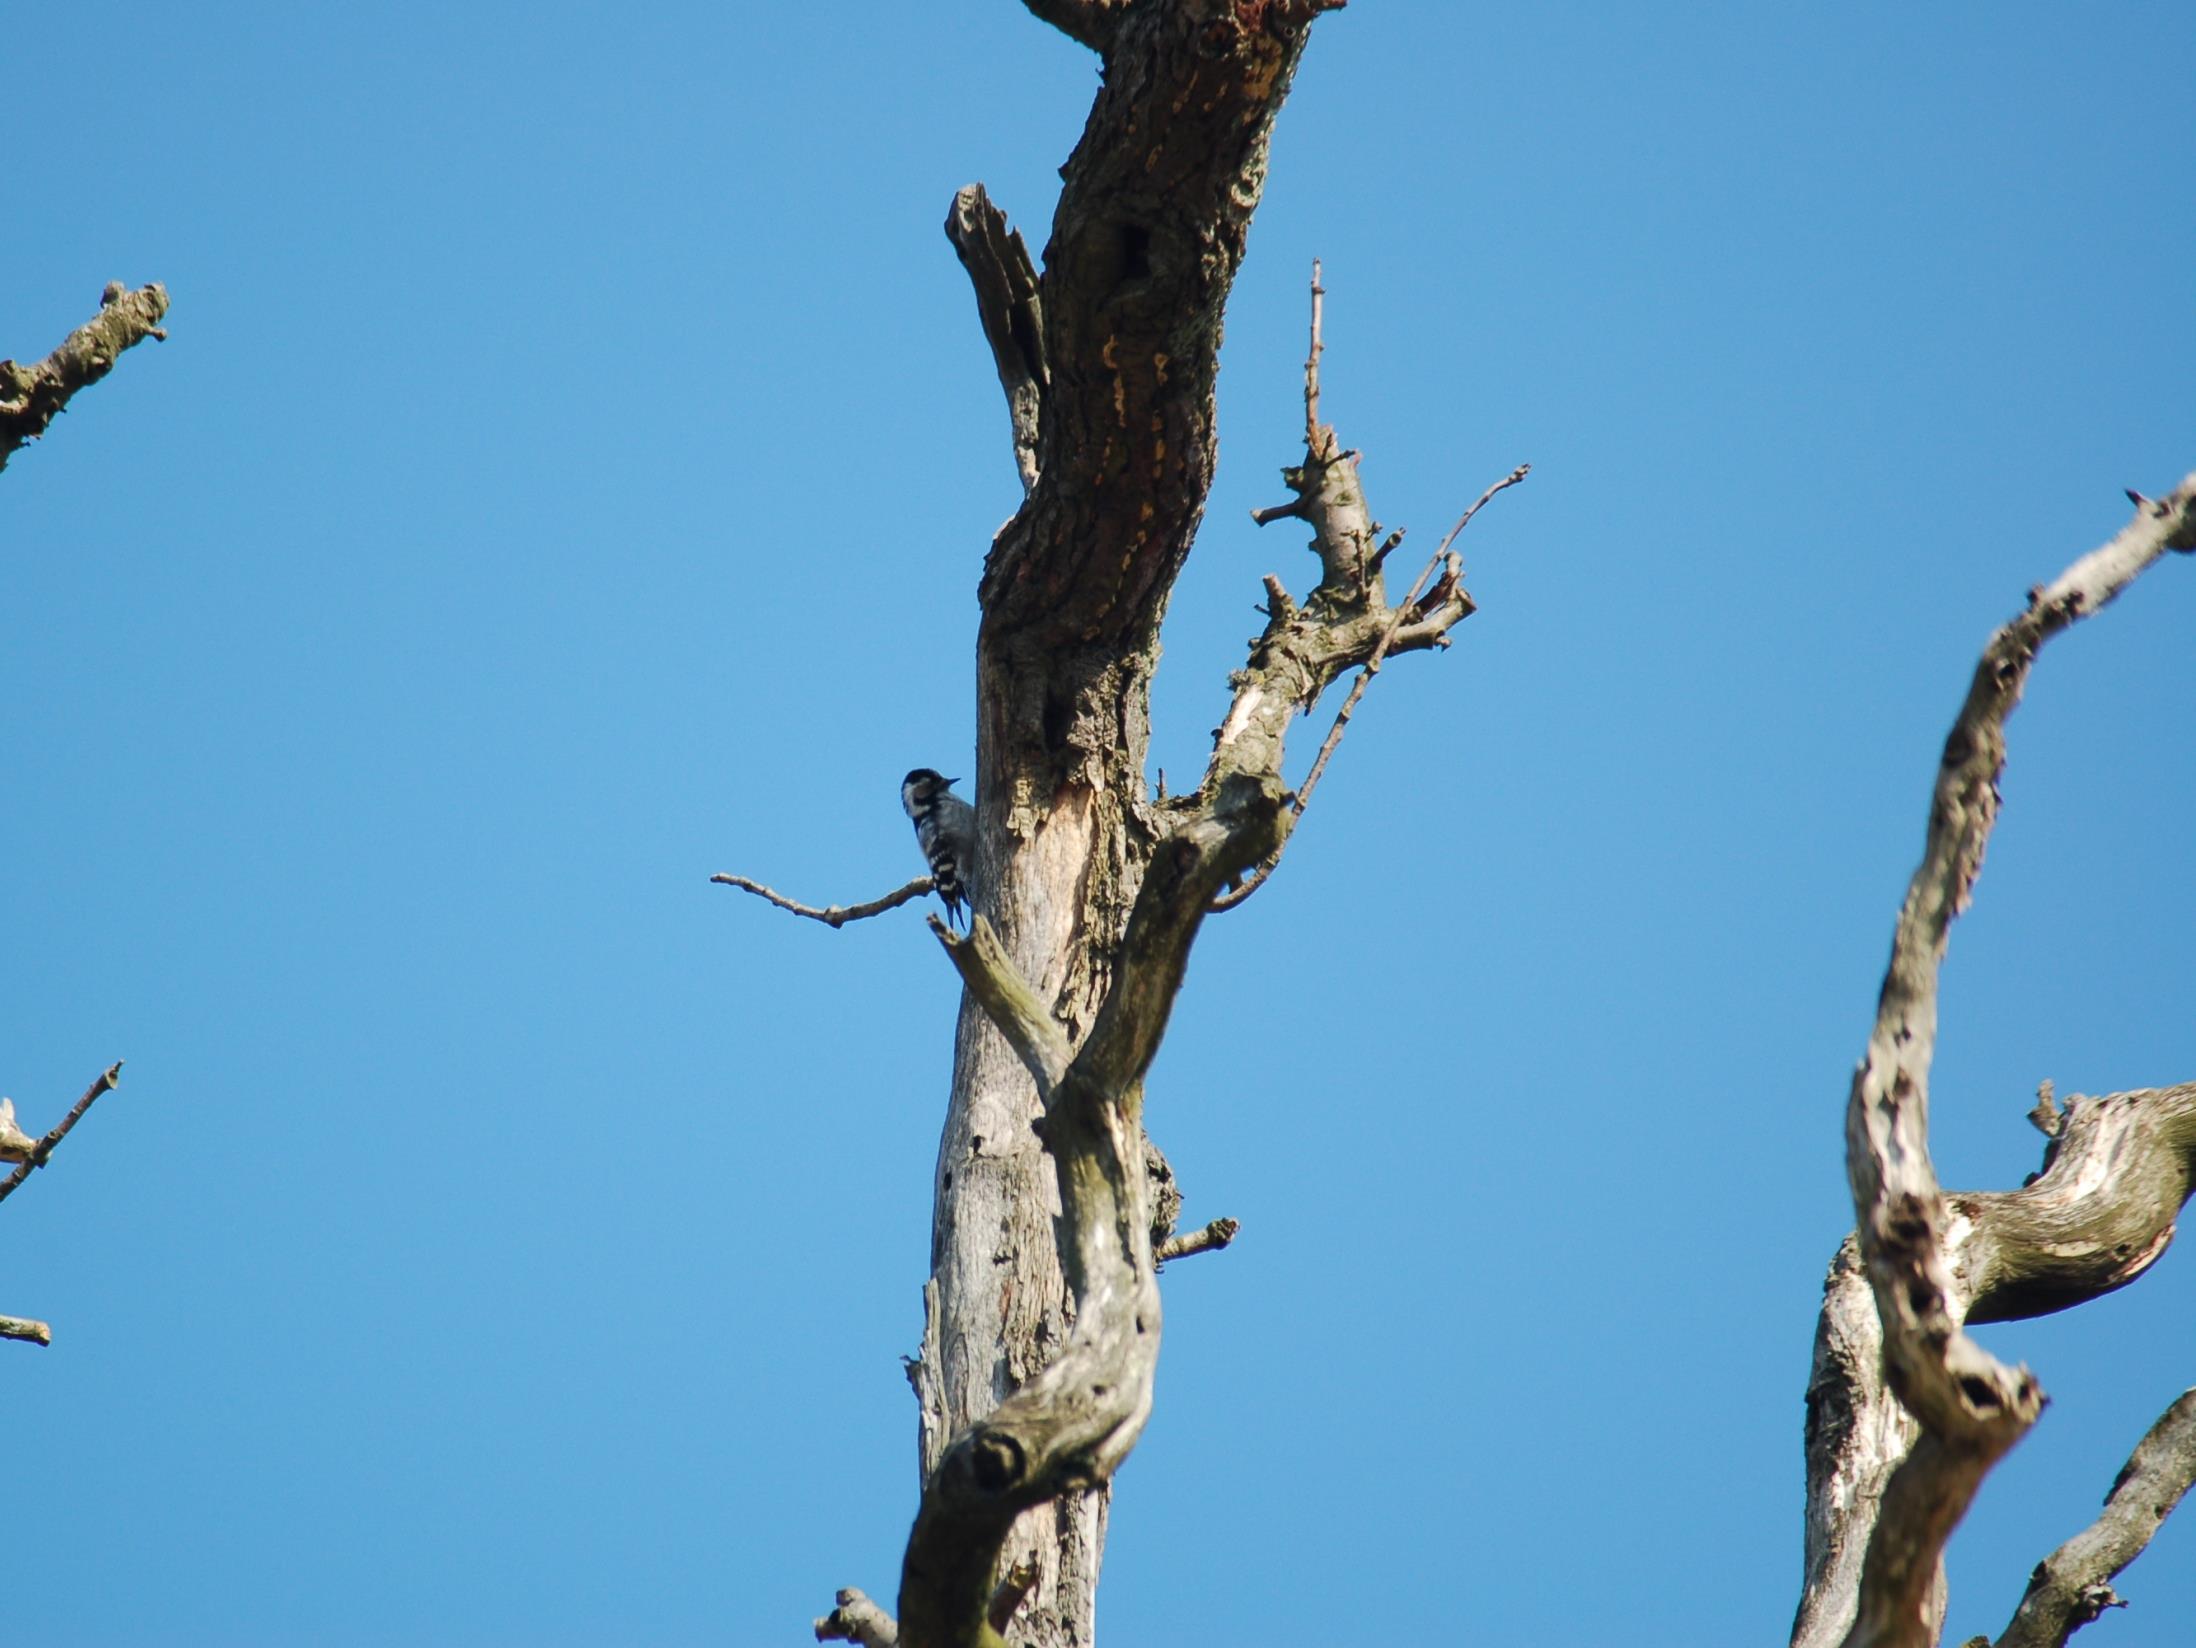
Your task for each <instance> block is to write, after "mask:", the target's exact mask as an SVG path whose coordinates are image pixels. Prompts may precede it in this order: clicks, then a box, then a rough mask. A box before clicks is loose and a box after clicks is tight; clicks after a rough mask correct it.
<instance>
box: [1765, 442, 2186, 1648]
mask: <svg viewBox="0 0 2196 1648" xmlns="http://www.w3.org/2000/svg"><path fill="white" fill-rule="evenodd" d="M2136 506H2137V507H2136V516H2135V519H2134V521H2133V522H2131V523H2130V524H2129V526H2128V527H2127V528H2126V529H2125V530H2124V531H2122V532H2121V533H2120V534H2119V536H2117V537H2116V538H2114V539H2113V540H2112V542H2111V543H2109V544H2106V545H2105V546H2104V547H2103V548H2101V549H2099V550H2097V551H2095V552H2093V553H2092V554H2090V555H2087V556H2084V557H2083V558H2082V559H2081V560H2080V561H2077V562H2076V563H2075V564H2074V565H2073V566H2072V567H2070V568H2069V569H2068V570H2067V571H2066V572H2065V573H2064V574H2063V575H2061V577H2060V578H2059V579H2058V580H2057V581H2056V582H2055V583H2053V584H2052V585H2051V586H2050V587H2048V588H2041V587H2039V588H2037V589H2035V590H2032V591H2031V592H2030V595H2029V603H2028V609H2027V610H2026V611H2025V612H2023V613H2022V614H2021V615H2020V616H2019V617H2017V618H2015V619H2014V620H2013V621H2012V622H2011V623H2009V624H2007V625H2005V626H2004V628H2002V629H2000V630H1999V631H1998V632H1997V633H1996V634H1995V635H1993V636H1992V637H1991V639H1990V642H1989V644H1988V645H1987V646H1986V647H1985V648H1984V651H1983V656H1982V660H1981V662H1980V663H1979V664H1978V665H1977V667H1976V671H1975V676H1974V680H1973V683H1972V685H1971V686H1970V688H1969V691H1968V696H1967V701H1966V703H1965V704H1964V705H1963V706H1962V708H1961V711H1960V714H1959V717H1958V719H1957V720H1956V721H1955V722H1954V724H1953V728H1952V731H1951V734H1950V735H1949V736H1948V737H1947V739H1946V740H1945V748H1944V757H1943V760H1942V762H1941V764H1940V766H1939V770H1938V776H1937V782H1936V792H1935V796H1934V799H1933V803H1932V805H1931V809H1930V815H1929V830H1928V837H1927V842H1926V845H1925V848H1924V851H1923V857H1922V863H1921V867H1920V868H1919V869H1917V870H1916V871H1915V873H1914V879H1913V883H1912V885H1911V886H1910V887H1909V889H1908V892H1907V896H1906V901H1905V904H1904V906H1903V907H1902V908H1901V910H1900V913H1899V919H1898V922H1897V925H1896V927H1895V929H1894V932H1893V937H1892V947H1891V963H1890V967H1889V969H1888V970H1887V972H1886V974H1885V977H1884V982H1883V989H1882V993H1881V995H1880V997H1879V999H1878V1004H1877V1017H1876V1025H1875V1030H1874V1033H1873V1035H1872V1036H1871V1037H1870V1040H1869V1047H1868V1054H1867V1057H1866V1058H1865V1059H1864V1060H1863V1061H1862V1063H1861V1065H1860V1067H1859V1068H1858V1069H1857V1070H1856V1071H1855V1073H1854V1077H1853V1086H1852V1093H1851V1097H1850V1100H1849V1102H1848V1106H1847V1112H1846V1164H1847V1171H1848V1175H1849V1177H1850V1180H1851V1183H1852V1191H1853V1205H1854V1211H1855V1214H1856V1216H1857V1218H1858V1221H1859V1228H1858V1233H1857V1245H1856V1247H1855V1248H1854V1250H1853V1251H1854V1252H1856V1253H1857V1255H1858V1265H1857V1267H1856V1266H1855V1265H1854V1264H1853V1263H1852V1261H1851V1260H1849V1259H1848V1258H1847V1256H1846V1255H1844V1254H1841V1256H1840V1263H1839V1264H1837V1265H1834V1266H1833V1267H1832V1271H1831V1277H1830V1282H1829V1285H1828V1287H1827V1288H1826V1291H1825V1301H1824V1316H1823V1321H1822V1325H1821V1328H1820V1330H1819V1331H1818V1334H1817V1340H1816V1367H1815V1372H1814V1376H1813V1378H1812V1379H1811V1380H1810V1383H1809V1390H1808V1403H1809V1422H1808V1456H1809V1457H1808V1489H1809V1506H1808V1524H1807V1526H1808V1550H1807V1570H1806V1590H1805V1593H1804V1595H1803V1597H1802V1601H1801V1605H1800V1610H1799V1615H1798V1618H1797V1619H1796V1620H1795V1623H1794V1629H1793V1641H1794V1642H1795V1644H1800V1643H1805V1644H1809V1645H1814V1644H1823V1643H1828V1642H1832V1641H1839V1640H1842V1641H1843V1642H1845V1643H1846V1644H1848V1645H1849V1648H1863V1645H1866V1648H1925V1645H1928V1644H1933V1643H1934V1642H1935V1641H1936V1638H1937V1634H1938V1632H1939V1631H1940V1630H1941V1628H1942V1620H1943V1608H1944V1596H1943V1577H1942V1572H1941V1557H1942V1552H1943V1548H1944V1542H1945V1540H1946V1539H1947V1538H1949V1537H1950V1535H1951V1532H1952V1529H1953V1528H1954V1527H1955V1526H1957V1524H1958V1522H1959V1519H1960V1518H1961V1516H1963V1515H1964V1514H1965V1512H1966V1509H1967V1506H1968V1504H1969V1502H1970V1500H1971V1499H1972V1497H1973V1495H1974V1493H1975V1490H1976V1489H1977V1488H1978V1487H1979V1486H1980V1484H1981V1481H1982V1478H1983V1477H1984V1475H1985V1474H1987V1473H1988V1471H1989V1469H1990V1467H1991V1466H1992V1465H1993V1464H1995V1463H1996V1461H1997V1460H1998V1459H1999V1458H2000V1457H2001V1456H2002V1455H2003V1454H2004V1452H2005V1450H2006V1449H2007V1448H2009V1447H2011V1446H2012V1445H2013V1443H2014V1442H2015V1441H2017V1440H2018V1439H2019V1438H2020V1437H2021V1436H2022V1435H2023V1434H2025V1433H2026V1431H2027V1429H2028V1427H2029V1426H2030V1425H2032V1424H2033V1423H2034V1422H2035V1419H2036V1416H2037V1415H2038V1414H2039V1413H2040V1412H2041V1410H2042V1404H2043V1393H2042V1390H2041V1388H2040V1387H2039V1386H2038V1385H2037V1383H2036V1381H2035V1380H2034V1378H2033V1377H2032V1376H2031V1375H2030V1374H2029V1373H2028V1371H2027V1370H2026V1369H2013V1368H2007V1367H2005V1366H2003V1365H2002V1364H2001V1363H1999V1362H1998V1361H1997V1360H1996V1359H1995V1358H1994V1357H1992V1356H1991V1355H1990V1354H1989V1353H1988V1352H1986V1351H1985V1350H1983V1348H1982V1347H1981V1346H1980V1345H1978V1344H1976V1343H1975V1341H1973V1340H1972V1339H1970V1338H1969V1337H1968V1336H1967V1335H1966V1333H1965V1332H1964V1331H1963V1330H1962V1325H1963V1323H1965V1322H1966V1321H1968V1320H1971V1319H1972V1320H1989V1319H2003V1318H2006V1317H2012V1316H2024V1315H2035V1314H2039V1313H2041V1312H2043V1311H2047V1310H2055V1309H2062V1308H2064V1307H2066V1306H2068V1305H2072V1304H2077V1303H2080V1302H2081V1301H2082V1300H2083V1299H2085V1298H2090V1297H2094V1296H2095V1295H2096V1294H2098V1293H2101V1292H2106V1291H2109V1290H2110V1289H2112V1288H2116V1287H2121V1286H2124V1285H2125V1284H2126V1283H2127V1282H2128V1281H2130V1280H2132V1279H2133V1278H2134V1277H2135V1276H2136V1275H2138V1274H2140V1273H2141V1271H2142V1270H2143V1269H2145V1268H2146V1267H2147V1266H2148V1265H2149V1264H2150V1263H2151V1262H2152V1261H2153V1260H2155V1259H2156V1257H2157V1256H2158V1254H2159V1253H2160V1252H2162V1251H2163V1249H2164V1246H2165V1243H2166V1242H2167V1241H2168V1240H2170V1238H2171V1235H2172V1226H2173V1220H2174V1218H2175V1216H2176V1214H2177V1212H2178V1210H2179V1207H2180V1205H2181V1202H2182V1201H2183V1200H2184V1199H2185V1198H2186V1196H2187V1194H2188V1187H2189V1182H2190V1164H2189V1128H2188V1124H2187V1111H2188V1107H2189V1095H2190V1091H2191V1090H2190V1089H2188V1088H2169V1089H2161V1090H2157V1091H2153V1092H2145V1093H2139V1094H2123V1095H2119V1096H2118V1097H2116V1098H2112V1099H2104V1100H2096V1101H2089V1102H2087V1103H2077V1104H2076V1105H2075V1106H2074V1108H2073V1109H2072V1110H2071V1111H2070V1112H2069V1114H2068V1115H2067V1117H2066V1118H2065V1121H2064V1124H2063V1126H2060V1127H2058V1129H2057V1136H2056V1137H2055V1138H2054V1141H2053V1149H2052V1152H2051V1155H2050V1156H2049V1157H2048V1158H2047V1167H2046V1171H2045V1173H2044V1174H2043V1175H2042V1176H2041V1177H2040V1178H2039V1179H2038V1180H2037V1181H2036V1182H2035V1183H2033V1184H2031V1185H2030V1186H2028V1187H2027V1188H2026V1189H2024V1190H2021V1191H2018V1192H2014V1193H2011V1194H2007V1195H1970V1196H1964V1197H1947V1196H1945V1195H1944V1193H1943V1192H1942V1191H1941V1190H1940V1189H1939V1187H1938V1184H1937V1180H1936V1174H1935V1170H1934V1168H1933V1167H1932V1165H1931V1162H1930V1156H1929V1131H1928V1130H1929V1108H1928V1107H1929V1099H1928V1077H1929V1066H1930V1060H1931V1055H1932V1052H1933V1049H1934V1046H1935V1039H1936V1015H1937V1003H1936V997H1937V975H1938V970H1939V967H1940V966H1941V964H1942V962H1943V959H1944V953H1945V946H1946V943H1947V940H1948V937H1949V934H1950V930H1951V923H1952V920H1953V918H1954V917H1955V916H1956V915H1958V914H1959V912H1960V911H1961V910H1963V909H1964V908H1966V905H1967V902H1968V900H1969V898H1970V897H1971V895H1972V891H1973V887H1974V882H1975V878H1976V876H1977V875H1978V874H1979V873H1980V871H1981V868H1982V859H1983V851H1984V848H1985V846H1986V845H1987V843H1988V841H1989V836H1990V830H1991V826H1992V825H1993V823H1994V822H1995V821H1996V817H1997V808H1998V788H1997V783H1998V776H1999V773H2000V772H2001V770H2002V769H2003V767H2004V763H2005V723H2006V718H2007V717H2008V716H2009V715H2010V714H2011V713H2012V710H2013V708H2014V706H2015V705H2016V704H2017V703H2018V702H2019V700H2020V695H2021V691H2022V688H2023V687H2024V685H2025V684H2026V681H2027V677H2028V671H2029V668H2030V666H2031V665H2032V664H2033V663H2034V661H2035V657H2036V653H2037V651H2038V650H2039V649H2040V648H2041V647H2042V645H2043V643H2044V642H2045V641H2047V640H2048V639H2050V637H2051V636H2053V635H2055V634H2056V633H2058V632H2059V631H2060V630H2062V629H2064V628H2066V627H2067V626H2068V625H2070V624H2072V623H2074V622H2075V621H2076V620H2077V619H2080V618H2082V617H2086V616H2088V615H2089V614H2090V613H2092V612H2095V611H2097V610H2098V609H2099V608H2101V607H2103V606H2105V605H2106V604H2108V603H2109V602H2110V601H2111V600H2113V599H2114V598H2115V597H2116V596H2117V595H2118V594H2119V593H2120V591H2121V590H2123V589H2125V588H2126V587H2127V585H2128V584H2129V583H2131V582H2133V580H2134V579H2135V578H2136V577H2137V576H2139V575H2140V574H2141V573H2142V572H2143V570H2144V569H2145V568H2147V567H2148V566H2150V565H2151V564H2152V563H2154V562H2155V561H2156V560H2157V559H2158V558H2159V557H2160V556H2162V555H2164V554H2165V553H2166V552H2167V551H2169V550H2182V551H2186V550H2189V549H2192V548H2196V475H2192V476H2190V477H2189V478H2188V479H2187V480H2185V481H2184V482H2183V483H2182V485H2181V486H2180V487H2179V488H2178V489H2177V490H2176V491H2175V492H2174V493H2173V494H2172V495H2171V496H2170V497H2168V498H2165V499H2163V500H2155V501H2154V500H2149V499H2142V498H2138V499H2137V500H2136ZM1861 1277H1865V1279H1866V1282H1867V1288H1868V1292H1869V1294H1870V1295H1872V1298H1873V1304H1874V1313H1875V1316H1876V1319H1877V1324H1878V1325H1879V1328H1880V1333H1879V1336H1878V1337H1877V1339H1876V1341H1875V1344H1874V1345H1873V1346H1871V1344H1870V1342H1869V1340H1870V1334H1869V1329H1868V1324H1867V1323H1866V1321H1865V1315H1864V1313H1863V1312H1862V1311H1861V1309H1860V1305H1859V1299H1860V1294H1859V1290H1858V1287H1857V1285H1856V1284H1857V1282H1858V1280H1859V1279H1860V1278H1861ZM1879 1368H1880V1372H1881V1381H1882V1386H1881V1388H1878V1387H1876V1386H1875V1384H1874V1381H1875V1379H1876V1376H1877V1373H1878V1370H1879ZM1886 1389H1887V1390H1888V1392H1889V1393H1890V1395H1892V1396H1895V1397H1896V1399H1897V1401H1898V1403H1899V1404H1900V1405H1901V1406H1902V1407H1903V1408H1904V1409H1905V1410H1906V1412H1907V1414H1909V1415H1910V1416H1911V1419H1912V1421H1913V1422H1916V1424H1917V1425H1918V1432H1916V1431H1914V1430H1910V1429H1909V1428H1908V1427H1907V1425H1906V1424H1905V1423H1904V1422H1902V1421H1900V1420H1898V1419H1897V1418H1895V1417H1894V1416H1892V1415H1891V1414H1889V1413H1888V1412H1887V1411H1886V1410H1885V1407H1884V1405H1883V1404H1884V1401H1885V1390H1886ZM1908 1435H1912V1437H1913V1440H1912V1442H1911V1445H1910V1446H1906V1447H1904V1449H1903V1457H1900V1454H1901V1444H1902V1443H1903V1442H1904V1441H1905V1438H1906V1436H1908ZM1894 1461H1895V1463H1894ZM1864 1547H1865V1551H1864V1554H1863V1548H1864Z"/></svg>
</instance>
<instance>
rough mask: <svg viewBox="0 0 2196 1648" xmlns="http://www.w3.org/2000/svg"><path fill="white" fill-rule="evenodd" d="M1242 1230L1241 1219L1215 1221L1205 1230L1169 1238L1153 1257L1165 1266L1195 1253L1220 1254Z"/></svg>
mask: <svg viewBox="0 0 2196 1648" xmlns="http://www.w3.org/2000/svg"><path fill="white" fill-rule="evenodd" d="M1242 1228H1243V1221H1242V1220H1240V1219H1215V1220H1213V1221H1212V1223H1211V1224H1209V1225H1207V1226H1205V1228H1204V1229H1203V1230H1192V1231H1188V1232H1185V1233H1184V1234H1183V1235H1180V1236H1170V1237H1168V1238H1167V1239H1166V1240H1165V1241H1164V1242H1161V1243H1160V1244H1159V1247H1158V1250H1157V1251H1156V1252H1155V1253H1154V1254H1153V1255H1152V1256H1153V1257H1154V1258H1155V1259H1157V1260H1158V1261H1159V1262H1160V1263H1161V1264H1165V1263H1166V1262H1167V1261H1168V1260H1169V1259H1187V1258H1188V1257H1189V1256H1190V1255H1191V1254H1193V1253H1218V1252H1219V1251H1220V1250H1221V1249H1222V1248H1224V1247H1226V1246H1227V1245H1228V1244H1229V1243H1230V1242H1232V1241H1234V1240H1235V1238H1236V1235H1237V1233H1238V1232H1240V1231H1241V1230H1242Z"/></svg>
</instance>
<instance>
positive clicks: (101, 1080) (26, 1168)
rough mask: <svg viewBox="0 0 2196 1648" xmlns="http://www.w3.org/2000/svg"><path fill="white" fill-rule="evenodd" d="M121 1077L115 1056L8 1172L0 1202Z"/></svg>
mask: <svg viewBox="0 0 2196 1648" xmlns="http://www.w3.org/2000/svg"><path fill="white" fill-rule="evenodd" d="M121 1079H122V1061H121V1060H120V1059H117V1060H115V1061H114V1063H112V1064H110V1065H108V1066H107V1068H106V1069H104V1070H102V1071H100V1072H99V1074H98V1075H97V1076H96V1077H94V1078H93V1080H92V1084H91V1086H89V1087H87V1088H85V1089H84V1096H83V1097H82V1098H80V1099H78V1100H77V1101H76V1103H75V1104H74V1105H73V1106H71V1107H70V1110H69V1113H68V1114H67V1115H66V1116H63V1117H62V1118H61V1121H60V1124H59V1125H58V1126H57V1127H55V1128H54V1130H53V1131H52V1132H51V1133H48V1134H47V1135H46V1136H45V1137H44V1138H42V1139H40V1140H39V1141H38V1142H37V1143H36V1144H35V1145H33V1146H31V1149H30V1153H29V1154H28V1155H26V1156H24V1157H23V1158H22V1163H23V1165H22V1166H20V1167H18V1168H17V1169H16V1170H15V1171H14V1172H13V1173H11V1174H9V1175H8V1177H7V1179H6V1181H5V1182H0V1202H4V1201H6V1200H7V1199H8V1198H9V1197H10V1196H12V1195H14V1194H15V1192H16V1190H17V1189H18V1188H19V1187H20V1186H21V1185H22V1183H23V1181H24V1180H25V1179H27V1178H29V1177H30V1176H31V1170H32V1169H33V1168H40V1167H44V1166H45V1165H46V1162H47V1159H48V1158H49V1157H51V1156H52V1155H53V1152H54V1149H55V1147H56V1146H58V1145H59V1144H60V1143H61V1141H62V1140H63V1139H65V1138H67V1137H68V1136H69V1129H70V1128H72V1127H74V1126H75V1125H76V1124H77V1123H78V1122H80V1121H82V1120H83V1119H84V1112H85V1111H87V1110H89V1109H90V1108H91V1107H92V1100H94V1099H96V1098H98V1097H99V1095H100V1094H102V1093H105V1092H109V1091H111V1090H112V1089H113V1087H114V1086H115V1084H116V1083H117V1082H119V1081H120V1080H121Z"/></svg>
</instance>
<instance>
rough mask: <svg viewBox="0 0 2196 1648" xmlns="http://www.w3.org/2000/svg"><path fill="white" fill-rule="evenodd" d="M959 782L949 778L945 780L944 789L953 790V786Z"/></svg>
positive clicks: (956, 779)
mask: <svg viewBox="0 0 2196 1648" xmlns="http://www.w3.org/2000/svg"><path fill="white" fill-rule="evenodd" d="M959 782H960V780H959V779H958V778H949V779H947V780H946V788H947V789H949V790H950V789H952V788H953V786H954V785H956V784H958V783H959Z"/></svg>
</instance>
